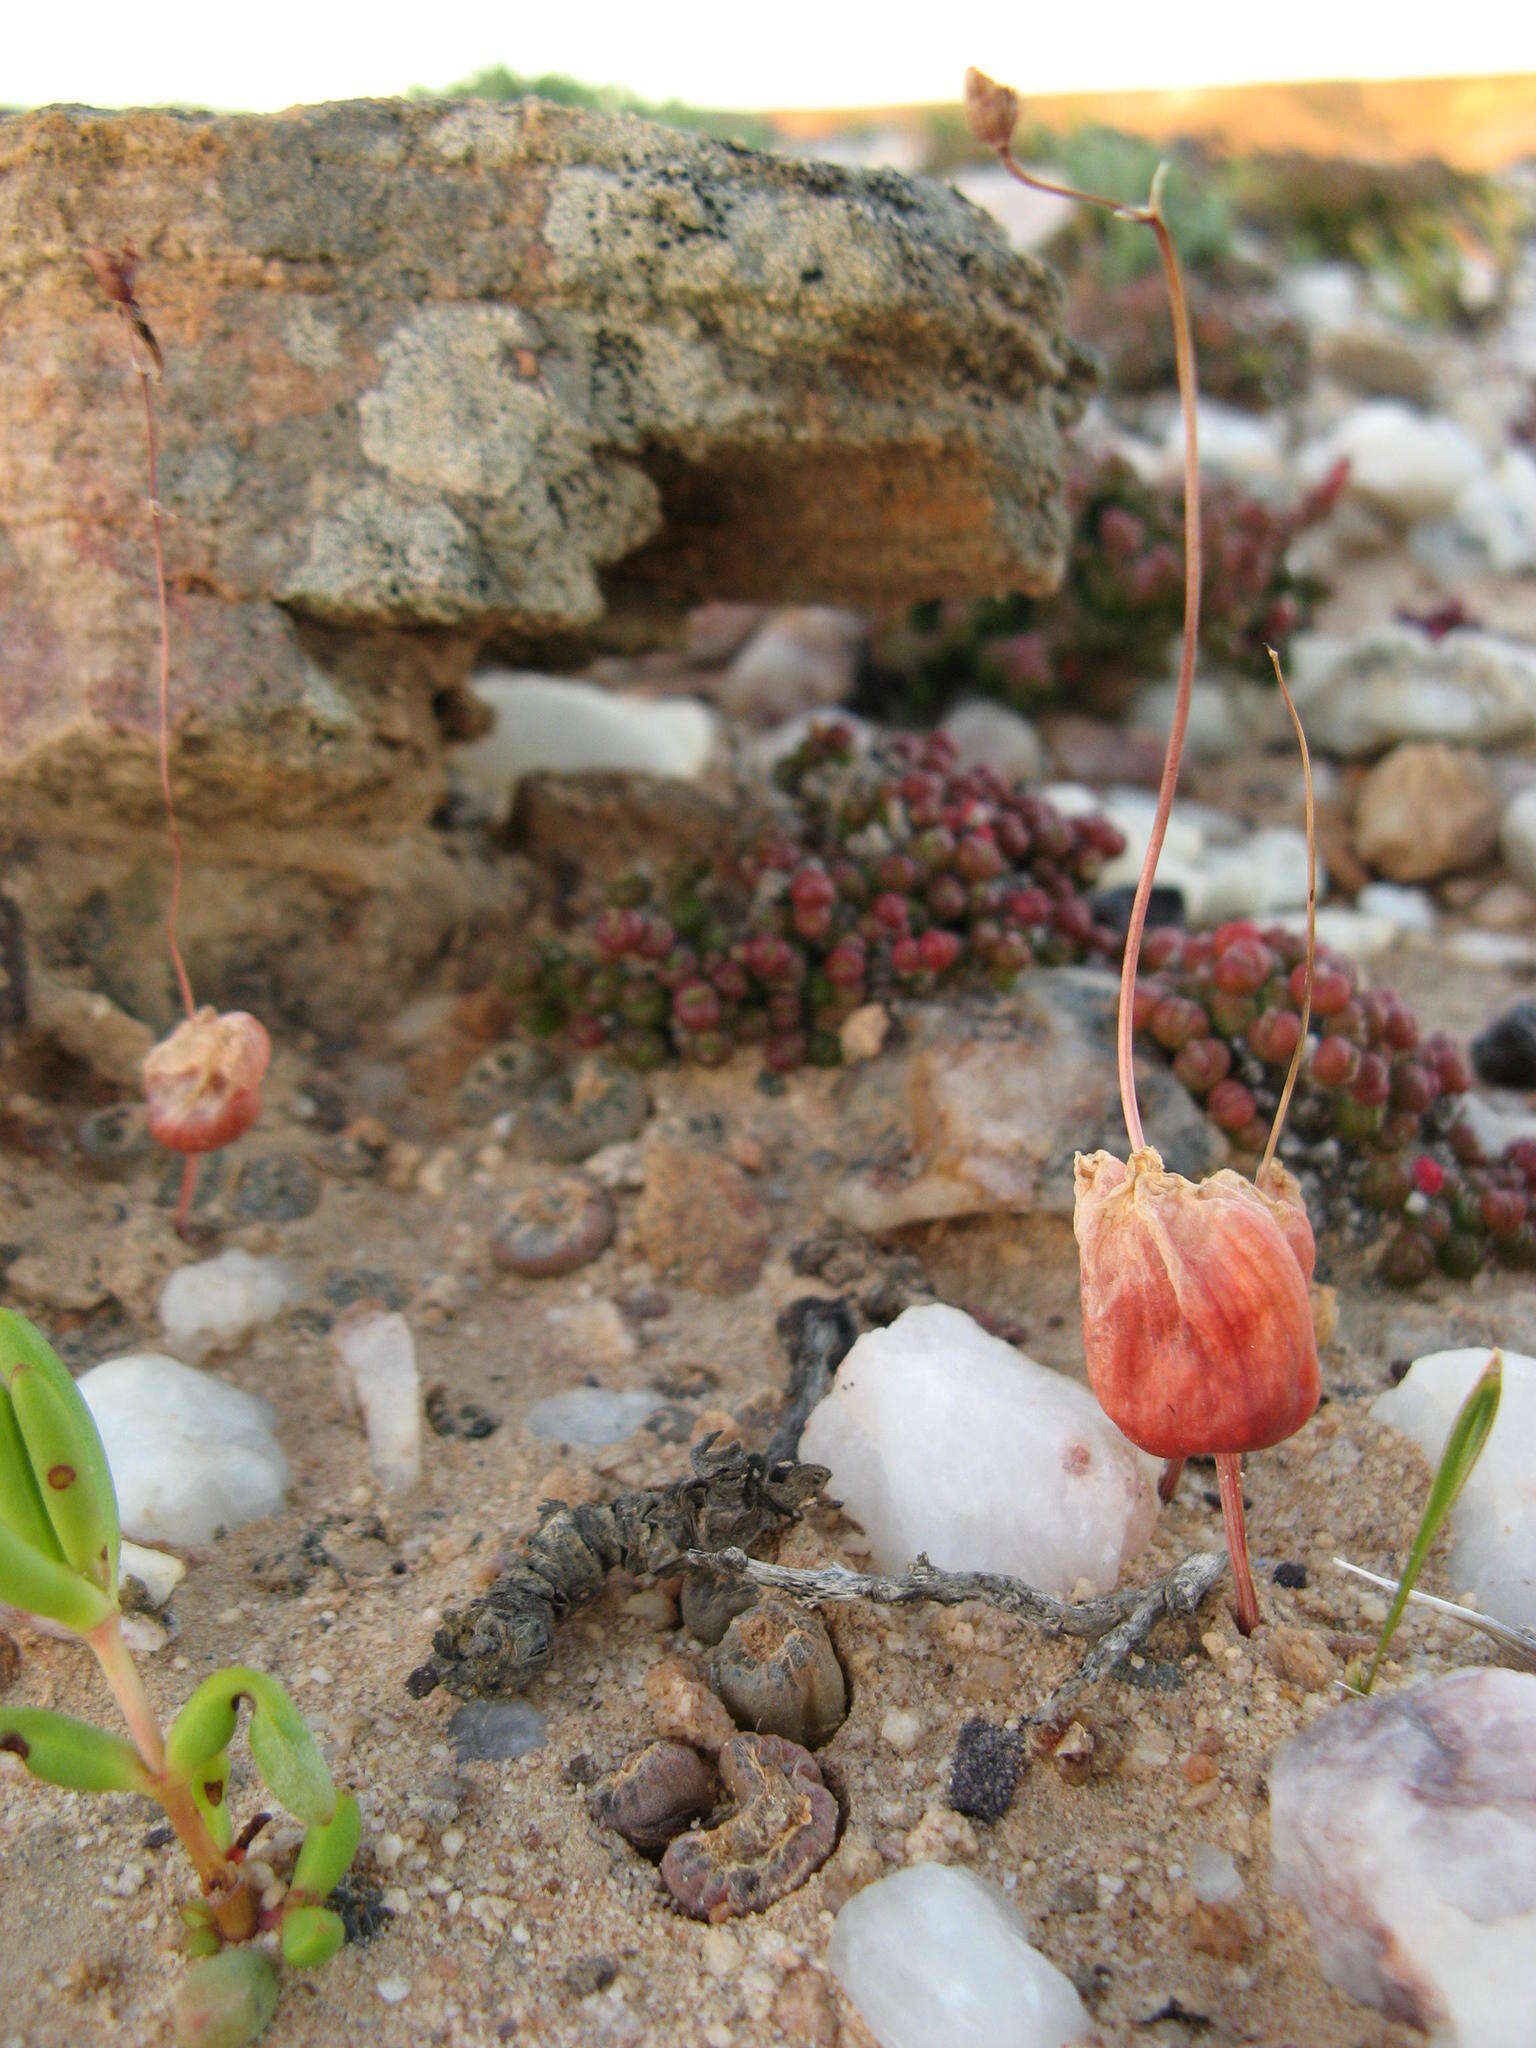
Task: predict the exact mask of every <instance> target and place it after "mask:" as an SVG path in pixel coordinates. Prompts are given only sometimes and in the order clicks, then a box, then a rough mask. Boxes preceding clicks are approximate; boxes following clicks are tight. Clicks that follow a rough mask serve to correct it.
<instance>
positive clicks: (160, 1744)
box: [86, 1614, 229, 1891]
mask: <svg viewBox="0 0 1536 2048" xmlns="http://www.w3.org/2000/svg"><path fill="white" fill-rule="evenodd" d="M86 1641H87V1642H88V1643H89V1644H90V1646H91V1649H92V1650H93V1651H94V1652H95V1656H96V1661H97V1663H98V1664H99V1665H100V1666H101V1669H102V1675H103V1676H104V1677H105V1679H106V1681H107V1684H108V1685H109V1686H110V1687H111V1688H112V1697H113V1698H114V1699H115V1700H116V1701H117V1704H118V1707H119V1709H120V1711H121V1713H122V1716H123V1719H124V1721H126V1722H127V1724H128V1733H129V1734H130V1735H131V1736H132V1738H133V1746H134V1748H135V1749H136V1750H137V1751H138V1752H139V1758H140V1761H141V1762H142V1763H143V1765H144V1768H145V1770H146V1771H148V1773H149V1775H150V1777H151V1778H153V1779H154V1781H155V1796H156V1798H157V1799H158V1800H159V1801H160V1803H161V1805H162V1806H163V1807H164V1808H165V1817H166V1819H167V1820H168V1821H169V1822H170V1823H171V1826H172V1827H173V1828H174V1829H175V1830H176V1833H177V1835H178V1836H179V1837H180V1840H181V1843H182V1846H183V1847H184V1848H185V1850H186V1852H187V1854H188V1856H190V1857H191V1859H192V1864H193V1868H194V1869H195V1870H196V1872H197V1874H198V1877H199V1879H200V1880H201V1882H202V1886H203V1889H204V1891H214V1890H216V1889H218V1888H219V1887H220V1886H222V1885H223V1884H224V1883H225V1882H226V1881H227V1879H228V1874H229V1860H228V1858H227V1857H226V1856H225V1854H224V1852H223V1851H222V1850H221V1849H220V1847H219V1845H218V1843H217V1842H215V1841H214V1839H213V1837H212V1835H211V1834H209V1832H208V1824H207V1822H206V1821H205V1820H204V1819H203V1816H202V1815H201V1814H200V1813H199V1812H198V1810H197V1805H196V1802H195V1801H194V1800H193V1797H192V1793H191V1790H190V1788H189V1787H188V1786H187V1785H186V1784H185V1783H184V1782H183V1780H182V1779H181V1778H180V1777H178V1776H177V1775H176V1774H175V1773H174V1772H171V1771H168V1770H167V1769H166V1762H165V1739H164V1737H163V1736H162V1735H161V1733H160V1723H159V1721H158V1720H157V1719H156V1716H155V1710H154V1708H153V1706H151V1704H150V1700H149V1695H148V1693H147V1692H145V1690H144V1681H143V1679H142V1678H140V1676H139V1667H138V1666H137V1665H136V1664H135V1663H134V1661H133V1658H132V1655H131V1654H130V1652H129V1649H128V1645H127V1644H126V1643H125V1642H124V1641H123V1626H122V1619H121V1617H120V1616H119V1615H117V1614H109V1615H108V1616H107V1618H106V1620H105V1621H103V1622H101V1623H99V1624H98V1625H97V1626H96V1627H95V1628H93V1629H92V1630H91V1631H90V1632H89V1634H88V1635H87V1636H86Z"/></svg>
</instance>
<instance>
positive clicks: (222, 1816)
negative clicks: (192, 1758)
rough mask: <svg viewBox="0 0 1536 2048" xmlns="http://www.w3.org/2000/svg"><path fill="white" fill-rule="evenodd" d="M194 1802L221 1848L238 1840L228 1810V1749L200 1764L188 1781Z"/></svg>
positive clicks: (232, 1819) (225, 1847)
mask: <svg viewBox="0 0 1536 2048" xmlns="http://www.w3.org/2000/svg"><path fill="white" fill-rule="evenodd" d="M188 1782H189V1784H190V1785H191V1787H192V1802H193V1804H194V1805H195V1806H196V1808H197V1810H198V1812H199V1813H200V1814H201V1815H202V1816H203V1819H204V1821H205V1822H206V1823H207V1827H208V1832H209V1834H210V1835H212V1837H213V1839H214V1841H215V1842H216V1843H217V1844H218V1846H219V1847H220V1848H221V1849H227V1848H228V1847H229V1845H230V1843H231V1842H232V1841H233V1840H234V1839H235V1823H234V1818H233V1816H232V1815H231V1813H230V1810H229V1798H228V1793H229V1751H228V1750H227V1749H226V1750H223V1751H221V1752H220V1754H219V1755H218V1756H216V1757H210V1758H208V1759H207V1760H206V1761H205V1762H203V1763H201V1764H199V1765H198V1767H197V1769H196V1770H195V1771H194V1772H193V1773H192V1774H191V1777H190V1778H189V1780H188Z"/></svg>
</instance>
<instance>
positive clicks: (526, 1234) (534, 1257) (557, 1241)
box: [491, 1173, 614, 1280]
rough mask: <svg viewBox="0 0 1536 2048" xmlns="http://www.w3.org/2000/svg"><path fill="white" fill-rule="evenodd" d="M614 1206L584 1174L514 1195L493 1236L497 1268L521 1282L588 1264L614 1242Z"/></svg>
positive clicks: (573, 1270)
mask: <svg viewBox="0 0 1536 2048" xmlns="http://www.w3.org/2000/svg"><path fill="white" fill-rule="evenodd" d="M613 1230H614V1215H613V1204H612V1202H611V1201H610V1200H609V1199H608V1196H607V1194H606V1192H605V1191H604V1190H603V1189H602V1188H600V1187H598V1185H597V1184H596V1182H595V1181H590V1180H588V1179H587V1178H586V1176H585V1175H584V1174H580V1173H566V1174H560V1175H559V1176H557V1177H556V1178H554V1179H552V1180H546V1181H541V1182H540V1184H539V1185H538V1186H537V1187H534V1188H527V1189H525V1190H524V1192H523V1193H522V1194H520V1195H514V1196H513V1198H512V1200H511V1201H510V1202H509V1203H508V1204H507V1206H506V1208H505V1210H504V1211H503V1212H502V1218H501V1221H500V1222H499V1223H498V1224H497V1226H496V1228H495V1230H494V1232H493V1233H492V1235H491V1255H492V1257H493V1258H494V1259H495V1260H496V1263H497V1264H498V1265H499V1266H505V1267H506V1268H507V1270H508V1271H509V1272H511V1273H521V1274H522V1276H523V1278H524V1279H525V1280H547V1279H552V1278H553V1277H554V1276H555V1275H557V1274H560V1273H574V1272H575V1271H576V1269H577V1267H578V1266H585V1265H589V1264H590V1263H591V1261H592V1260H593V1259H595V1258H596V1257H597V1255H598V1253H599V1252H602V1251H605V1250H606V1249H607V1247H608V1245H609V1244H610V1243H611V1242H612V1239H613Z"/></svg>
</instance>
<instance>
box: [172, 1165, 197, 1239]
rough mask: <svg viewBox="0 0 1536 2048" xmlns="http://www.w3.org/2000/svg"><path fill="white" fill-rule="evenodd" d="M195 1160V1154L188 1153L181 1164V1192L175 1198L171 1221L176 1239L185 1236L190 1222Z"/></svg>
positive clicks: (195, 1185)
mask: <svg viewBox="0 0 1536 2048" xmlns="http://www.w3.org/2000/svg"><path fill="white" fill-rule="evenodd" d="M197 1159H198V1155H197V1154H196V1153H195V1152H189V1153H188V1154H187V1156H186V1158H185V1159H184V1160H183V1162H182V1168H181V1192H180V1194H178V1195H177V1197H176V1214H175V1215H174V1216H173V1217H172V1219H171V1221H172V1222H173V1224H174V1225H175V1228H176V1235H177V1236H178V1237H185V1236H186V1234H187V1230H188V1228H189V1226H190V1224H191V1220H192V1197H193V1196H194V1195H195V1194H196V1193H197Z"/></svg>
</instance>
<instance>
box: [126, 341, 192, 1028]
mask: <svg viewBox="0 0 1536 2048" xmlns="http://www.w3.org/2000/svg"><path fill="white" fill-rule="evenodd" d="M123 322H124V325H125V326H126V327H127V329H128V355H129V360H130V361H131V362H132V364H133V367H134V371H135V374H136V375H137V377H138V380H139V388H140V390H141V391H142V392H143V394H144V440H145V446H146V448H147V450H148V456H149V523H150V529H151V531H152V533H153V535H154V544H155V595H156V597H157V599H158V601H159V609H160V788H161V792H162V794H163V795H164V797H165V817H166V823H167V825H168V826H169V828H170V835H171V900H170V905H169V908H168V909H167V911H166V920H165V935H166V939H167V942H168V943H169V945H170V949H171V964H172V966H173V967H174V968H175V970H176V982H177V986H178V987H179V988H180V990H181V1000H182V1003H183V1005H184V1007H185V1009H186V1012H187V1015H188V1016H189V1017H190V1016H191V1015H192V1014H193V1012H194V1010H195V1009H196V1007H197V1006H196V1004H195V1003H194V1002H193V1000H192V983H191V980H190V978H189V977H188V974H187V966H186V962H185V961H184V960H183V959H182V957H181V943H180V940H179V939H178V937H177V921H178V918H179V916H180V912H181V870H182V856H181V826H180V824H179V823H178V822H177V818H176V799H175V797H174V796H173V795H172V793H171V621H170V608H169V605H168V603H167V599H166V588H165V536H164V523H163V519H162V515H161V510H160V437H159V434H158V432H157V431H156V427H155V401H154V395H153V393H152V392H151V390H150V375H151V372H150V368H149V365H148V364H147V363H145V362H143V361H142V360H141V359H140V356H139V351H138V348H137V346H136V344H135V342H134V338H133V321H132V316H131V315H130V313H129V311H128V309H127V307H124V308H123Z"/></svg>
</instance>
